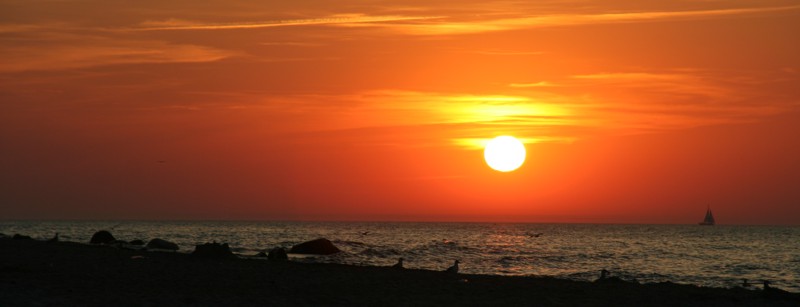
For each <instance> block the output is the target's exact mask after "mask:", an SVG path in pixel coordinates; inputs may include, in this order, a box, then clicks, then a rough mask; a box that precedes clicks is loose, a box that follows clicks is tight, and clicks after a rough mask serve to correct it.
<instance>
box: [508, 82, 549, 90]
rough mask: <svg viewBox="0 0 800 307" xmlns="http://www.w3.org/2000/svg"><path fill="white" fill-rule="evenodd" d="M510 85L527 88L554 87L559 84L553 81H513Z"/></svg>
mask: <svg viewBox="0 0 800 307" xmlns="http://www.w3.org/2000/svg"><path fill="white" fill-rule="evenodd" d="M508 86H510V87H517V88H526V87H553V86H558V85H556V84H553V83H551V82H547V81H539V82H532V83H511V84H509V85H508Z"/></svg>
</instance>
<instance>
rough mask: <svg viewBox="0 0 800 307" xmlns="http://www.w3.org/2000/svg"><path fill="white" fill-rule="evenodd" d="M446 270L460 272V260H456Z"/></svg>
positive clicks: (453, 272)
mask: <svg viewBox="0 0 800 307" xmlns="http://www.w3.org/2000/svg"><path fill="white" fill-rule="evenodd" d="M445 272H447V273H449V274H458V260H456V261H455V263H453V266H451V267H449V268H447V270H446V271H445Z"/></svg>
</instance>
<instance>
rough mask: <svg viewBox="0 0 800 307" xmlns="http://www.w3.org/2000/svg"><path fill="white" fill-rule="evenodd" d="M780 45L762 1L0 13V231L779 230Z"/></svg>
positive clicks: (795, 13) (788, 69) (781, 17)
mask: <svg viewBox="0 0 800 307" xmlns="http://www.w3.org/2000/svg"><path fill="white" fill-rule="evenodd" d="M797 29H800V4H798V3H797V2H796V1H780V0H778V1H755V0H753V1H657V2H655V1H631V0H619V1H590V0H574V1H573V0H555V1H498V2H492V1H488V2H487V1H437V2H436V3H435V4H432V3H430V1H369V2H365V1H337V2H336V4H335V5H332V4H331V3H329V2H326V1H206V2H202V3H197V2H195V1H137V2H136V3H121V2H119V3H118V2H115V1H95V0H88V1H3V0H0V58H2V60H0V209H2V210H1V211H2V212H3V214H2V216H0V218H93V219H95V218H142V219H151V218H170V219H175V218H179V219H180V218H189V219H190V218H204V219H242V218H245V219H345V220H447V221H455V220H475V221H511V220H513V221H531V222H636V223H640V222H642V223H644V222H655V223H693V222H697V220H699V219H700V218H702V215H703V213H704V212H705V208H706V206H707V205H711V206H712V208H713V209H715V215H717V216H718V219H719V221H720V223H767V224H769V223H782V224H785V223H789V224H800V218H798V217H800V186H798V183H800V162H798V161H800V159H799V158H797V157H800V144H799V143H798V140H800V110H798V105H799V104H800V75H798V72H800V57H798V56H797V55H798V54H800V40H798V39H797V38H796V35H797V33H796V32H797ZM498 135H513V136H515V137H517V138H518V139H520V140H522V141H523V142H524V143H525V146H526V149H527V158H526V160H525V164H524V165H523V166H522V167H521V168H520V169H518V170H516V171H514V172H510V173H499V172H494V171H492V170H491V169H489V168H488V167H487V166H486V164H485V163H484V162H483V157H482V151H483V147H484V145H485V144H486V142H488V140H490V139H492V138H494V137H496V136H498Z"/></svg>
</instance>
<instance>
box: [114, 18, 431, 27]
mask: <svg viewBox="0 0 800 307" xmlns="http://www.w3.org/2000/svg"><path fill="white" fill-rule="evenodd" d="M436 18H441V17H438V16H400V15H387V16H371V15H364V14H346V15H333V16H329V17H322V18H308V19H286V20H272V21H260V22H237V23H202V22H194V21H188V20H180V19H168V20H161V21H156V20H151V21H145V22H143V23H141V24H140V26H139V27H136V28H130V29H125V30H132V31H164V30H229V29H255V28H272V27H289V26H309V25H336V24H350V25H353V24H361V23H379V22H398V21H412V20H428V19H436Z"/></svg>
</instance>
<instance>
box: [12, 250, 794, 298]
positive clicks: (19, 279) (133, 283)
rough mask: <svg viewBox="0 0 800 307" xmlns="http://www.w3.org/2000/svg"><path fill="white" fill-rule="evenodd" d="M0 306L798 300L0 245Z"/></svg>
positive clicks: (669, 287) (674, 287)
mask: <svg viewBox="0 0 800 307" xmlns="http://www.w3.org/2000/svg"><path fill="white" fill-rule="evenodd" d="M0 289H2V291H0V305H2V306H53V305H79V306H97V305H121V306H143V305H147V306H156V305H158V306H163V305H237V306H248V305H250V306H255V305H258V306H288V305H293V306H412V305H413V306H448V305H456V306H460V305H474V306H523V305H525V306H532V305H535V306H798V305H799V304H800V294H795V293H786V292H782V291H761V290H744V289H739V288H736V289H721V288H703V287H696V286H692V285H678V284H673V283H659V284H637V283H627V282H599V283H598V282H594V283H592V282H579V281H569V280H560V279H555V278H546V277H508V276H491V275H470V274H457V275H453V274H446V273H444V272H437V271H427V270H408V269H405V270H397V269H392V268H388V267H365V266H351V265H338V264H309V263H296V262H291V261H289V262H273V261H266V260H263V258H262V259H244V258H241V257H240V258H234V259H205V258H197V257H193V256H192V255H190V254H184V253H172V252H153V251H149V252H148V251H141V250H131V249H122V248H116V247H110V246H96V245H88V244H82V243H74V242H51V243H48V242H44V241H36V240H14V239H10V238H3V239H0Z"/></svg>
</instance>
